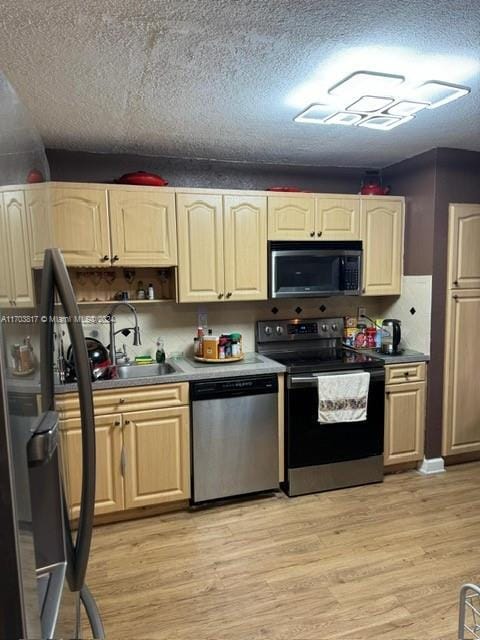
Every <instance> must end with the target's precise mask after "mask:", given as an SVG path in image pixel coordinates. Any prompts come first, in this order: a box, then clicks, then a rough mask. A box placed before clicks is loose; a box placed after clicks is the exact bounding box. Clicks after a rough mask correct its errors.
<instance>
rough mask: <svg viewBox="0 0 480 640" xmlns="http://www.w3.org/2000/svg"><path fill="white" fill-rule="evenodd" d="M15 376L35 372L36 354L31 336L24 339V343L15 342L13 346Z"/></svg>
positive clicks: (13, 370) (13, 371)
mask: <svg viewBox="0 0 480 640" xmlns="http://www.w3.org/2000/svg"><path fill="white" fill-rule="evenodd" d="M11 354H12V362H13V369H12V374H13V375H14V376H28V375H30V374H32V373H34V372H35V355H34V353H33V347H32V343H31V339H30V336H27V337H26V338H25V339H24V340H23V344H22V345H20V344H14V345H12V347H11Z"/></svg>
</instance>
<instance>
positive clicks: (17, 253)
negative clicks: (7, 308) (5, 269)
mask: <svg viewBox="0 0 480 640" xmlns="http://www.w3.org/2000/svg"><path fill="white" fill-rule="evenodd" d="M3 204H4V210H5V216H6V222H7V229H8V239H7V243H8V247H9V259H10V281H11V294H12V300H13V304H14V306H15V307H33V306H34V304H35V301H34V294H33V277H32V269H31V266H30V245H29V240H28V222H27V212H26V210H25V195H24V193H23V191H6V192H5V193H4V194H3Z"/></svg>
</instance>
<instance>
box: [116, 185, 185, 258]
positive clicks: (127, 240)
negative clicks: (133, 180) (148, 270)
mask: <svg viewBox="0 0 480 640" xmlns="http://www.w3.org/2000/svg"><path fill="white" fill-rule="evenodd" d="M108 203H109V212H110V228H111V238H112V258H113V259H114V264H115V265H116V266H123V265H126V266H142V267H148V266H154V267H157V266H162V265H166V266H168V265H172V264H176V263H177V241H176V226H175V195H174V194H173V193H162V191H161V190H159V189H158V188H152V189H148V188H147V187H143V188H141V189H137V190H135V191H132V190H122V189H115V190H113V189H112V190H109V192H108Z"/></svg>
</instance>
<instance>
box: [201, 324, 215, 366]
mask: <svg viewBox="0 0 480 640" xmlns="http://www.w3.org/2000/svg"><path fill="white" fill-rule="evenodd" d="M218 343H219V338H218V336H214V335H212V330H211V329H209V330H208V336H204V337H203V357H204V358H206V359H207V360H218Z"/></svg>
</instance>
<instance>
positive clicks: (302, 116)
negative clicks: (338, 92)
mask: <svg viewBox="0 0 480 640" xmlns="http://www.w3.org/2000/svg"><path fill="white" fill-rule="evenodd" d="M336 111H337V108H336V107H335V106H334V105H331V104H311V105H310V106H309V107H307V108H306V109H305V111H302V113H299V114H298V116H295V118H294V121H295V122H307V123H310V124H322V123H323V122H324V120H325V118H327V117H328V116H331V115H333V114H334V113H335V112H336Z"/></svg>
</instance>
